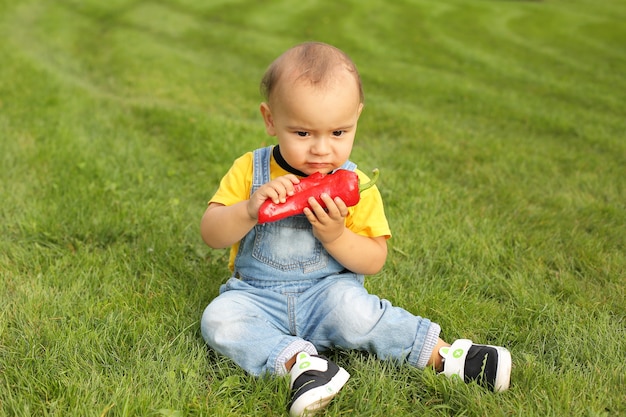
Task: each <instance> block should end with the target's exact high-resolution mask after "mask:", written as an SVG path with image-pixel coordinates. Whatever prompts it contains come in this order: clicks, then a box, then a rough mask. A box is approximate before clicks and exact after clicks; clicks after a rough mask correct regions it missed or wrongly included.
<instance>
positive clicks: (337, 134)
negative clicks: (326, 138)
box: [333, 130, 346, 136]
mask: <svg viewBox="0 0 626 417" xmlns="http://www.w3.org/2000/svg"><path fill="white" fill-rule="evenodd" d="M344 133H346V132H344V131H343V130H335V131H333V136H341V135H343V134H344Z"/></svg>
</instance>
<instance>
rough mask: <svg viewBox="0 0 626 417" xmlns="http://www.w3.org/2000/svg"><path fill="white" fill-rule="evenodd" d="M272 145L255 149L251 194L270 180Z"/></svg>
mask: <svg viewBox="0 0 626 417" xmlns="http://www.w3.org/2000/svg"><path fill="white" fill-rule="evenodd" d="M272 147H273V146H267V147H265V148H259V149H255V150H254V152H253V154H252V155H253V157H252V189H251V190H250V195H252V193H254V192H255V191H256V190H257V189H258V188H259V187H260V186H262V185H263V184H265V183H267V182H269V180H270V159H271V158H270V157H271V155H272Z"/></svg>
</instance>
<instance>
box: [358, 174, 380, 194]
mask: <svg viewBox="0 0 626 417" xmlns="http://www.w3.org/2000/svg"><path fill="white" fill-rule="evenodd" d="M372 174H373V176H372V178H371V179H370V180H369V182H366V183H365V184H359V193H362V192H363V191H365V190H367V189H368V188H372V186H374V184H376V181H378V177H379V176H380V171H379V170H378V168H374V169H373V170H372Z"/></svg>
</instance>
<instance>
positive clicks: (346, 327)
mask: <svg viewBox="0 0 626 417" xmlns="http://www.w3.org/2000/svg"><path fill="white" fill-rule="evenodd" d="M297 317H298V327H297V329H298V335H299V336H301V337H303V338H304V339H306V340H309V341H311V342H312V343H313V344H314V345H315V347H316V348H317V349H318V350H327V349H331V348H342V349H356V350H364V351H368V352H370V353H373V354H375V355H377V356H378V357H379V358H381V359H392V360H396V361H398V362H404V361H406V362H408V363H409V364H411V365H413V366H416V367H418V368H424V367H426V364H427V362H428V360H429V359H430V354H431V353H432V351H433V349H434V347H435V345H436V343H437V340H438V337H439V333H440V327H439V325H438V324H435V323H432V322H431V321H430V320H428V319H425V318H422V317H419V316H415V315H413V314H411V313H409V312H408V311H406V310H404V309H402V308H400V307H394V306H393V305H391V303H390V302H389V301H387V300H384V299H380V298H379V297H377V296H376V295H372V294H369V293H368V292H367V290H366V289H365V288H364V287H363V278H362V277H361V276H358V275H355V274H341V275H335V276H331V277H328V278H326V279H324V280H322V281H321V282H320V283H319V284H317V285H316V286H314V287H312V288H311V289H309V290H308V291H307V292H305V293H303V294H302V295H301V296H300V297H299V298H298V309H297Z"/></svg>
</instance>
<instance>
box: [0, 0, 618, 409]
mask: <svg viewBox="0 0 626 417" xmlns="http://www.w3.org/2000/svg"><path fill="white" fill-rule="evenodd" d="M625 19H626V5H625V4H624V3H623V2H620V1H618V0H606V1H602V2H597V1H591V0H572V1H562V0H547V1H488V0H477V1H469V0H446V1H439V2H432V1H426V0H404V1H398V2H382V1H381V2H376V1H350V2H337V1H325V0H324V1H300V2H288V1H273V2H268V1H263V2H259V1H252V0H247V1H246V0H241V1H216V0H213V1H209V2H207V1H193V0H160V1H156V0H155V1H145V0H144V1H138V0H111V1H107V2H102V1H96V0H80V1H79V0H60V1H55V2H51V1H43V0H32V1H28V0H20V1H8V0H0V166H1V167H2V168H1V169H0V196H2V204H1V205H0V231H1V233H0V279H1V283H0V415H6V416H28V415H33V416H35V415H36V416H46V415H49V416H135V415H147V416H187V415H189V416H227V415H242V416H243V415H245V416H248V415H256V416H266V415H284V414H285V412H284V410H285V407H286V405H287V402H288V399H287V392H288V387H287V381H286V380H285V379H255V378H252V377H250V376H247V375H246V374H245V373H244V372H243V371H241V370H240V369H238V368H237V367H236V366H234V365H233V364H232V363H231V362H230V361H229V360H227V359H225V358H223V357H220V356H217V355H216V354H215V353H213V352H211V351H210V350H208V349H207V348H206V347H205V345H204V343H203V341H202V338H201V336H200V334H199V328H198V327H199V318H200V315H201V313H202V310H203V308H204V307H205V306H206V304H207V303H208V302H209V301H210V300H211V299H212V297H214V296H215V295H216V294H217V291H218V288H219V285H220V284H221V283H222V282H224V281H225V279H226V277H227V275H228V271H227V268H226V260H227V253H226V251H211V250H209V249H208V248H206V247H205V246H204V245H203V243H202V241H201V239H200V237H199V231H198V225H199V221H200V217H201V215H202V213H203V211H204V208H205V206H206V201H207V200H208V199H209V198H210V197H211V195H212V193H213V192H214V191H215V189H216V187H217V185H218V182H219V179H220V178H221V176H222V175H223V174H224V173H225V171H226V170H227V169H228V167H229V166H230V164H231V162H232V160H233V159H234V158H235V157H236V156H238V155H240V154H242V153H243V152H245V151H248V150H251V149H253V148H255V147H258V146H261V145H264V144H268V143H272V140H271V138H268V137H267V136H266V135H265V132H264V129H263V124H262V120H261V117H260V115H259V114H258V110H257V109H258V104H259V102H260V96H259V93H258V82H259V80H260V78H261V75H262V73H263V71H264V69H265V68H266V66H267V65H268V64H269V63H270V61H271V60H273V59H274V58H275V57H276V56H277V55H278V54H279V53H281V52H282V51H283V50H284V49H286V48H288V47H290V46H292V45H293V44H295V43H298V42H301V41H304V40H310V39H316V40H321V41H326V42H330V43H333V44H335V45H337V46H339V47H340V48H342V49H344V50H346V51H347V52H348V53H349V54H350V55H351V56H352V57H353V59H354V60H355V61H356V63H357V65H358V66H359V68H360V71H361V73H362V77H363V81H364V86H365V92H366V108H365V111H364V112H363V115H362V118H361V122H360V127H359V133H358V138H357V144H356V146H355V149H354V153H353V160H355V161H356V162H357V163H359V165H360V167H361V168H363V169H365V170H369V169H370V168H373V167H378V168H380V170H381V173H382V175H381V179H380V180H379V187H380V189H381V192H382V194H383V197H384V198H385V202H386V212H387V215H388V218H389V221H390V224H391V227H392V231H393V233H394V236H393V238H392V239H391V240H390V242H389V244H390V255H389V259H388V262H387V265H386V267H385V269H384V271H383V272H381V273H380V274H378V275H377V276H374V277H370V278H368V280H367V286H368V288H369V289H370V290H371V291H372V292H375V293H378V294H379V295H381V296H382V297H385V298H388V299H390V300H391V301H393V302H394V303H395V304H397V305H401V306H403V307H405V308H407V309H408V310H410V311H412V312H414V313H415V314H419V315H422V316H426V317H429V318H431V319H432V320H434V321H436V322H438V323H440V324H441V325H442V327H443V329H444V337H445V338H446V339H447V340H453V339H455V338H458V337H467V338H472V339H474V340H476V341H479V342H489V343H497V344H503V345H505V346H507V347H509V349H510V350H511V352H512V355H513V360H514V369H513V374H512V379H513V384H512V387H511V389H510V390H509V391H508V392H506V393H503V394H498V395H494V394H491V393H489V392H485V391H483V390H481V389H479V388H477V387H475V386H473V385H469V386H466V385H458V384H455V383H453V382H451V381H448V380H447V379H444V378H441V377H437V376H436V375H434V374H433V373H432V372H429V371H426V372H422V371H419V370H416V369H411V368H408V367H397V366H395V365H393V364H390V363H386V362H380V361H378V360H376V359H375V358H373V357H371V356H369V355H367V354H363V353H359V352H333V353H331V357H333V358H334V359H335V360H336V361H337V362H339V363H340V364H341V365H343V366H344V367H346V368H347V369H348V370H349V371H350V372H351V374H352V378H351V380H350V382H349V383H348V384H347V386H346V387H345V389H344V390H343V391H342V393H341V395H340V396H339V397H337V398H336V399H335V400H334V401H333V402H332V403H331V405H330V407H329V408H328V410H327V411H326V414H325V415H328V416H402V415H416V416H418V415H419V416H451V415H466V416H486V415H490V416H491V415H494V416H497V415H515V416H618V415H624V414H626V394H624V386H626V380H625V378H626V377H625V375H626V365H625V363H624V353H625V352H626V341H625V336H626V335H625V328H626V322H625V313H626V294H625V289H626V253H625V252H626V247H625V236H626V190H625V187H626V179H625V178H626V175H625V173H626V171H625V167H626V140H625V139H626V135H625V132H626V117H625V115H626V106H625V105H624V100H625V99H626V78H624V74H626V26H625V25H624V24H623V22H624V20H625Z"/></svg>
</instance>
